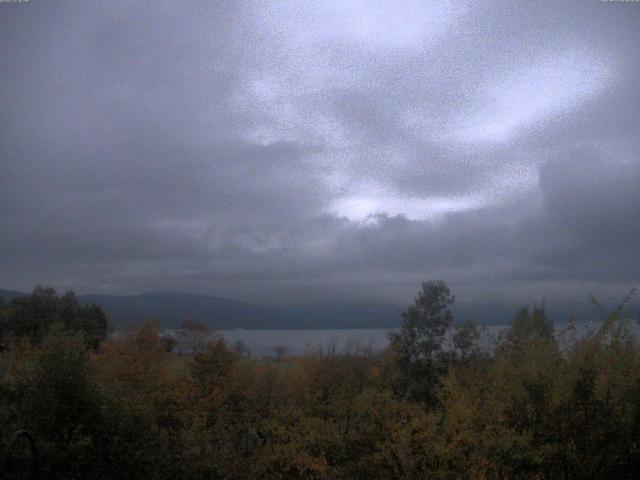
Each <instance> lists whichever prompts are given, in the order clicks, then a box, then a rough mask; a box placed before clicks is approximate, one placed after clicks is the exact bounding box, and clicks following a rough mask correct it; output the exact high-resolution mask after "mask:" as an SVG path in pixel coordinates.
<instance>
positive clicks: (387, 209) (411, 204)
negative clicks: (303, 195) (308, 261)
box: [332, 194, 482, 222]
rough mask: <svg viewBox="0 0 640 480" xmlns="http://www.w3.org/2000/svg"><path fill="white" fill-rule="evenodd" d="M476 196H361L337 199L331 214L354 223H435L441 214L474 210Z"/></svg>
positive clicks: (476, 205) (476, 202)
mask: <svg viewBox="0 0 640 480" xmlns="http://www.w3.org/2000/svg"><path fill="white" fill-rule="evenodd" d="M481 204H482V199H481V198H480V197H474V196H463V197H428V198H411V197H405V196H401V195H393V194H377V195H376V194H362V195H353V196H348V197H345V198H342V199H339V200H337V201H336V202H334V203H333V205H332V211H333V212H334V213H335V214H336V215H338V216H340V217H346V218H348V219H349V220H351V221H355V222H367V221H369V220H371V219H372V217H374V216H375V215H376V214H387V215H391V216H395V215H404V216H406V217H407V218H408V219H409V220H435V219H437V218H438V217H441V216H442V215H445V214H447V213H452V212H459V211H463V210H470V209H473V208H477V207H478V206H480V205H481Z"/></svg>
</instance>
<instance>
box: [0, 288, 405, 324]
mask: <svg viewBox="0 0 640 480" xmlns="http://www.w3.org/2000/svg"><path fill="white" fill-rule="evenodd" d="M26 295H28V294H27V293H23V292H16V291H9V290H2V289H0V297H3V298H5V299H6V300H10V299H11V298H15V297H20V296H26ZM78 299H79V300H80V302H81V303H84V304H87V303H96V304H98V305H100V306H101V307H102V309H103V310H104V311H105V312H106V314H107V315H108V316H109V318H110V320H111V322H112V323H113V324H114V326H116V327H117V326H122V325H136V324H140V323H142V322H144V321H145V320H150V321H160V322H161V323H162V324H163V325H164V326H165V327H167V328H174V327H176V326H177V325H179V324H180V322H181V321H182V320H183V319H185V318H190V319H192V320H197V321H200V322H203V323H206V324H208V325H210V326H211V327H213V328H216V329H232V328H262V329H282V328H292V329H296V328H303V329H310V328H393V327H397V326H398V325H399V323H400V312H401V310H402V309H401V307H396V306H390V305H369V304H361V305H314V306H287V307H272V306H265V305H254V304H249V303H244V302H239V301H236V300H230V299H227V298H219V297H212V296H208V295H197V294H190V293H181V292H166V291H157V292H147V293H143V294H140V295H122V296H117V295H102V294H85V295H78Z"/></svg>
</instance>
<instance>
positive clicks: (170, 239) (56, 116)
mask: <svg viewBox="0 0 640 480" xmlns="http://www.w3.org/2000/svg"><path fill="white" fill-rule="evenodd" d="M638 20H640V8H638V7H637V5H634V4H624V3H620V4H617V3H611V2H609V3H607V2H597V1H594V2H590V3H587V4H584V3H581V4H577V3H565V4H558V3H557V2H536V4H535V5H517V6H516V5H512V4H506V3H501V2H493V3H490V4H486V5H482V6H480V5H476V6H471V5H465V4H462V3H458V2H446V3H442V2H438V3H434V4H425V3H424V2H410V3H408V4H406V5H404V6H403V7H402V8H400V7H398V6H396V5H394V4H392V3H384V2H381V3H376V4H370V3H368V2H367V3H364V2H363V3H361V4H360V3H350V4H345V3H344V2H308V3H300V2H273V3H271V2H254V3H246V4H242V5H241V4H237V3H235V2H229V3H224V2H204V1H203V2H190V3H189V4H184V3H182V2H164V1H163V2H157V1H154V2H136V3H135V4H131V3H130V2H109V4H98V3H95V4H91V2H82V3H77V2H70V1H69V2H67V1H60V2H55V3H48V4H44V3H41V2H35V1H32V2H28V3H26V4H2V5H0V27H1V28H0V58H1V59H2V60H1V62H2V63H1V72H2V73H0V112H1V114H0V115H1V117H0V118H1V120H2V128H1V129H0V213H1V215H2V219H3V227H2V230H3V231H2V235H0V284H1V285H4V286H5V287H6V288H22V289H28V288H30V287H32V286H33V285H34V284H35V283H37V282H45V283H51V284H54V285H56V286H58V287H60V288H75V289H77V290H79V291H84V292H88V291H92V292H108V293H123V292H139V291H144V290H152V289H171V290H183V291H192V292H200V293H209V294H215V295H220V296H225V295H226V296H230V297H235V298H240V299H244V300H250V301H260V302H265V303H300V302H306V301H310V302H331V301H340V302H343V301H344V302H351V301H361V300H375V301H381V300H382V301H388V302H393V303H404V302H406V300H407V299H409V298H411V296H412V295H413V292H414V291H415V290H416V288H417V285H418V282H420V281H421V280H424V279H426V278H432V277H441V278H445V279H446V280H448V281H449V282H450V283H451V285H452V287H453V288H454V290H456V291H457V292H458V297H459V298H460V299H461V300H464V299H465V298H466V299H469V300H474V301H478V300H495V299H509V300H510V299H522V298H525V297H526V298H529V296H534V297H535V296H539V297H541V296H546V297H548V298H555V297H557V298H568V297H570V296H572V295H584V293H585V292H586V291H588V290H594V291H596V292H602V293H603V295H611V296H614V297H616V298H617V297H619V296H621V295H622V294H623V293H625V291H626V288H627V287H628V286H630V285H632V284H634V282H635V283H637V282H638V280H639V273H638V268H637V259H638V258H640V246H639V245H640V244H639V242H638V238H639V233H640V230H639V227H638V222H637V221H636V220H635V219H636V217H637V209H638V206H639V205H640V197H639V195H640V194H639V193H638V192H639V190H638V188H637V185H638V184H639V181H640V159H639V158H638V151H639V150H638V148H639V147H640V131H639V129H638V124H637V119H636V117H637V112H638V110H639V107H640V104H639V102H640V92H639V91H638V89H639V87H638V85H639V82H638V80H640V70H639V68H640V67H638V63H637V61H636V57H637V45H638V44H639V41H640V31H639V30H638V29H637V24H638Z"/></svg>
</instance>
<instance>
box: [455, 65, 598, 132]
mask: <svg viewBox="0 0 640 480" xmlns="http://www.w3.org/2000/svg"><path fill="white" fill-rule="evenodd" d="M610 77H611V76H610V68H609V67H608V66H607V65H605V64H604V63H603V62H600V61H598V60H595V59H590V58H588V57H584V56H581V55H580V54H576V53H573V54H572V55H571V56H569V57H563V58H554V59H550V60H548V61H546V62H544V63H541V64H539V65H537V66H533V67H528V66H525V67H524V68H522V69H521V71H518V72H515V73H514V74H512V75H510V76H508V77H507V78H505V79H499V78H498V79H496V78H495V77H494V79H492V81H491V83H490V84H489V85H486V86H485V88H484V89H482V90H480V92H479V93H478V95H479V99H480V100H479V104H478V108H476V109H470V111H469V112H465V114H468V115H469V116H470V118H468V119H464V118H463V119H459V121H458V126H457V128H455V129H454V131H453V133H452V134H451V135H450V136H449V135H448V136H447V140H458V141H462V142H504V141H507V140H509V139H510V138H511V137H513V135H515V134H516V133H517V132H518V130H519V129H521V128H524V127H531V126H534V124H536V123H538V122H541V121H544V120H545V117H551V116H555V115H559V114H565V113H569V112H570V111H571V110H572V109H573V108H574V107H576V106H577V105H578V104H580V103H581V102H584V101H586V100H588V99H589V98H592V97H593V96H595V95H596V94H597V93H599V92H600V91H601V90H602V89H603V88H604V87H605V86H606V85H607V83H608V82H609V81H610ZM465 116H466V115H465Z"/></svg>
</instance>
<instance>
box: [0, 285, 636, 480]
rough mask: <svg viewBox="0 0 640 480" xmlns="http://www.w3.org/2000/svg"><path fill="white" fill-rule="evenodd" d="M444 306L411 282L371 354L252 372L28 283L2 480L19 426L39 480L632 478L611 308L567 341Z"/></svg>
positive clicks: (27, 463)
mask: <svg viewBox="0 0 640 480" xmlns="http://www.w3.org/2000/svg"><path fill="white" fill-rule="evenodd" d="M454 300H455V297H454V296H453V295H452V293H451V292H450V291H449V287H448V286H447V285H446V284H445V283H444V282H442V281H429V282H426V283H424V284H423V285H422V287H421V289H420V291H419V292H418V296H417V297H416V299H415V301H414V302H413V303H412V304H411V305H409V306H408V307H407V308H406V309H405V311H404V314H403V323H402V326H401V328H400V329H399V330H397V331H395V332H392V333H390V343H389V346H388V348H386V349H385V350H384V351H381V352H374V351H371V350H354V351H346V352H340V353H338V352H336V351H329V352H326V351H324V352H323V351H322V350H320V349H317V350H312V351H310V352H309V353H308V354H307V355H305V356H303V357H290V356H287V355H286V352H279V353H278V355H277V357H278V361H271V362H265V361H262V362H260V361H256V360H255V359H250V358H248V356H247V355H245V350H244V349H243V348H240V346H237V345H236V346H234V347H231V346H229V345H227V344H226V342H225V340H224V339H223V338H222V337H220V336H219V335H216V334H215V333H213V332H208V331H203V330H202V328H201V326H199V325H197V324H194V322H184V324H183V326H182V331H181V333H180V338H177V339H174V340H173V341H168V339H167V338H166V337H165V336H164V332H163V330H162V328H161V327H160V326H159V325H151V324H148V323H147V324H144V325H143V326H141V327H137V328H132V329H130V330H127V331H125V332H119V334H118V335H108V332H109V328H108V322H107V319H106V317H105V315H104V314H103V313H102V312H101V310H100V308H99V307H97V306H95V305H93V306H87V307H82V306H79V305H78V303H77V301H76V298H75V296H74V295H73V293H67V294H65V295H62V296H58V295H57V294H56V293H55V291H53V290H51V289H47V288H42V287H38V288H36V290H34V292H33V294H32V295H31V296H30V297H27V298H20V299H14V300H12V301H11V302H9V303H7V304H4V305H2V306H1V307H0V325H1V330H0V332H1V337H0V340H1V345H2V350H1V352H0V432H1V435H2V438H1V440H2V444H1V445H2V446H1V447H0V461H5V460H7V459H8V458H9V457H11V460H12V461H11V462H10V463H9V462H8V460H7V463H4V464H3V465H5V466H6V468H5V470H4V472H5V474H6V475H7V476H8V477H9V478H19V476H20V475H21V474H22V475H24V476H25V478H26V475H31V474H33V472H31V471H28V469H30V468H31V467H32V464H34V462H36V459H35V458H34V457H33V452H30V450H29V448H28V445H26V444H21V445H19V446H18V447H16V446H15V445H13V444H12V443H11V437H12V435H13V434H14V432H17V431H27V432H29V434H30V435H31V436H32V437H33V439H34V444H35V448H36V450H37V453H38V457H37V462H36V463H35V465H36V467H37V470H38V471H37V474H38V475H40V476H41V478H53V479H107V478H109V479H111V478H152V479H164V478H166V479H179V478H184V479H198V478H201V479H211V478H214V479H215V478H219V479H238V480H240V479H344V480H347V479H380V480H383V479H424V478H436V479H456V478H461V479H462V478H464V479H492V478H495V479H499V478H501V479H504V478H518V479H520V478H523V479H542V478H544V479H567V478H584V479H587V478H637V476H638V475H639V474H640V349H639V348H638V343H637V340H636V338H635V337H634V335H633V334H632V331H631V328H630V327H631V324H630V321H631V320H630V318H629V317H628V316H627V315H626V314H625V310H624V304H623V305H621V306H620V308H618V309H616V310H614V311H613V312H611V313H608V314H606V315H603V317H602V321H601V322H600V323H599V324H597V325H594V326H593V328H591V329H589V330H588V331H587V333H582V334H578V333H577V327H576V322H573V323H570V324H569V325H568V327H567V328H566V330H564V331H562V332H558V330H557V329H555V328H554V325H553V322H552V321H551V319H550V318H548V316H547V313H546V310H545V306H544V304H543V305H537V306H533V307H532V308H527V307H523V308H521V309H520V310H518V311H517V312H515V314H514V318H513V321H512V323H511V325H510V326H509V327H508V328H507V329H506V330H505V331H504V333H503V334H502V335H500V336H498V337H496V338H495V339H494V341H493V342H492V343H491V344H490V345H487V344H482V343H481V342H480V338H481V335H480V332H481V330H480V329H479V327H477V326H476V325H474V324H473V323H462V324H458V325H457V326H455V324H454V318H453V315H452V313H451V310H450V306H451V305H452V304H453V302H454ZM205 333H206V335H204V334H205ZM176 342H177V344H178V346H179V344H180V343H181V342H186V343H188V344H189V345H191V348H190V349H188V350H183V349H181V348H176V346H177V344H176ZM23 443H24V442H23ZM25 469H26V470H25Z"/></svg>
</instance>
